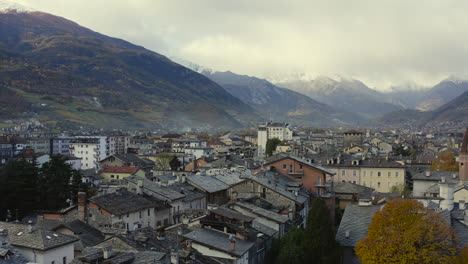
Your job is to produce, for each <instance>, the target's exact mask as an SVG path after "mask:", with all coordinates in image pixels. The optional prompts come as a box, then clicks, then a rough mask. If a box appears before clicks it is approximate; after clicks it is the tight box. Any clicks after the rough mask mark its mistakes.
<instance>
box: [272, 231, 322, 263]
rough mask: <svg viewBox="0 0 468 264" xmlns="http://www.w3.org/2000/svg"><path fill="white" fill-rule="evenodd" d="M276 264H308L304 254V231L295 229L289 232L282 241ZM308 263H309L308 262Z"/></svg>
mask: <svg viewBox="0 0 468 264" xmlns="http://www.w3.org/2000/svg"><path fill="white" fill-rule="evenodd" d="M275 263H276V264H301V263H306V259H305V254H304V230H302V229H300V228H294V229H291V230H289V231H288V233H286V235H284V237H283V238H282V239H281V242H280V251H279V254H278V257H277V258H276V261H275ZM307 263H309V262H308V261H307ZM310 263H314V262H310Z"/></svg>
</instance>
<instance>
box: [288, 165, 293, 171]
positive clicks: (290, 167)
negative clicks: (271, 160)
mask: <svg viewBox="0 0 468 264" xmlns="http://www.w3.org/2000/svg"><path fill="white" fill-rule="evenodd" d="M291 172H293V165H289V173H291Z"/></svg>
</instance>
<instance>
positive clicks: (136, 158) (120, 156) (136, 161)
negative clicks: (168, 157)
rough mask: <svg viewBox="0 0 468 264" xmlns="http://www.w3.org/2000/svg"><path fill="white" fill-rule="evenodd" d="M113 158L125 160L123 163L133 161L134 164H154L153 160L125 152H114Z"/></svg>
mask: <svg viewBox="0 0 468 264" xmlns="http://www.w3.org/2000/svg"><path fill="white" fill-rule="evenodd" d="M113 156H114V157H115V158H117V159H119V160H121V161H123V162H125V163H133V164H134V165H136V164H139V165H151V164H153V165H154V161H151V160H148V159H143V158H140V157H139V156H138V155H137V154H133V153H126V154H114V155H113Z"/></svg>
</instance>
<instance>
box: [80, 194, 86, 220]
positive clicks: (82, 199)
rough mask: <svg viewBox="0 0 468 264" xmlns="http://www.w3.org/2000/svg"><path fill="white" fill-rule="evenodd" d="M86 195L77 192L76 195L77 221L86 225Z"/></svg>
mask: <svg viewBox="0 0 468 264" xmlns="http://www.w3.org/2000/svg"><path fill="white" fill-rule="evenodd" d="M86 211H87V210H86V193H85V192H79V193H78V219H80V220H81V221H83V222H85V223H87V222H88V221H87V217H86V215H87V212H86Z"/></svg>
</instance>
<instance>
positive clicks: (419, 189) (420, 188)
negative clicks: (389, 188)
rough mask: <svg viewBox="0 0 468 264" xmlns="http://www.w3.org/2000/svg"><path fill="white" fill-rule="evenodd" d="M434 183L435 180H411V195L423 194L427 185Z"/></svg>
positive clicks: (427, 187)
mask: <svg viewBox="0 0 468 264" xmlns="http://www.w3.org/2000/svg"><path fill="white" fill-rule="evenodd" d="M436 183H437V181H424V180H413V196H424V193H425V192H427V190H428V189H429V187H431V186H433V185H434V184H436Z"/></svg>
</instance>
